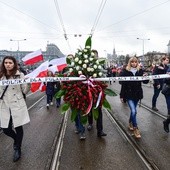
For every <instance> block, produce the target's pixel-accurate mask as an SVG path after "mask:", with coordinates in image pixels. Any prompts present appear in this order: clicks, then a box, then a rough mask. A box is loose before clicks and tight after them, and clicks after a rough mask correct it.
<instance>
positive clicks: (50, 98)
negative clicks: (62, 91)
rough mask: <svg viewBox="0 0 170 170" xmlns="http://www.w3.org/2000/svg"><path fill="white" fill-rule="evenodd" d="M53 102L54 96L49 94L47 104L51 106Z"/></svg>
mask: <svg viewBox="0 0 170 170" xmlns="http://www.w3.org/2000/svg"><path fill="white" fill-rule="evenodd" d="M52 101H53V95H51V94H47V104H50V103H51V102H52Z"/></svg>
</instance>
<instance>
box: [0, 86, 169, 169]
mask: <svg viewBox="0 0 170 170" xmlns="http://www.w3.org/2000/svg"><path fill="white" fill-rule="evenodd" d="M110 87H111V88H112V89H117V90H119V89H120V85H119V84H118V83H114V84H113V85H111V86H110ZM152 95H153V89H152V88H151V87H144V99H143V100H142V102H143V103H145V104H147V105H148V106H151V97H152ZM40 97H42V94H38V93H37V94H35V95H34V96H33V95H31V96H29V97H28V98H27V102H28V107H30V106H31V105H32V104H33V103H35V102H36V101H38V99H39V98H40ZM108 100H109V101H110V104H111V105H112V110H113V112H112V114H113V115H114V116H115V117H116V119H117V120H118V121H119V122H120V123H121V124H122V126H123V127H124V129H125V130H126V131H127V133H128V134H129V135H130V136H131V137H132V140H134V141H135V142H136V143H137V144H138V145H139V146H140V147H141V148H142V149H143V151H144V152H145V153H146V155H147V156H148V157H149V158H150V159H151V160H152V161H153V162H154V163H155V164H156V165H157V166H158V168H159V169H161V170H167V169H169V167H170V161H169V160H170V147H169V146H170V135H169V134H167V133H165V132H164V131H163V125H162V121H163V119H162V118H160V117H158V116H157V115H155V114H153V113H151V112H149V111H147V110H146V109H143V108H142V107H138V114H137V120H138V126H139V129H140V131H141V135H142V138H141V139H140V140H136V139H135V138H134V136H132V133H131V132H130V131H129V130H128V128H127V126H128V118H129V108H128V107H127V105H126V104H122V103H121V102H120V100H119V96H117V97H109V98H108ZM45 105H46V98H44V99H43V100H42V101H41V102H39V103H38V104H36V105H35V107H33V108H32V109H30V111H29V112H30V116H31V123H30V124H28V125H25V126H24V140H23V147H22V158H21V160H19V161H18V162H17V163H13V162H12V155H13V149H12V145H13V141H12V140H11V139H10V138H8V137H6V136H5V135H4V134H1V135H0V170H4V169H5V170H43V169H47V165H48V163H49V161H50V159H51V158H52V152H53V150H52V146H53V143H54V140H55V137H56V136H57V134H58V129H59V126H60V124H61V119H62V115H61V114H60V113H59V109H58V108H56V107H55V106H52V107H51V108H50V109H49V110H47V109H46V106H45ZM158 109H159V110H160V113H162V114H164V115H166V113H167V111H166V104H165V100H164V96H163V95H160V97H159V98H158ZM103 113H104V114H103V117H104V120H103V122H104V132H106V133H107V136H106V137H104V138H98V137H97V134H96V128H95V122H94V127H93V130H92V131H90V132H88V131H87V130H86V140H85V141H80V140H79V135H77V134H75V133H74V129H75V127H74V123H72V122H71V120H70V119H69V120H68V124H67V128H66V134H65V137H64V141H63V148H62V152H61V158H60V165H59V169H60V170H79V169H83V170H105V169H107V170H114V169H115V170H119V169H120V170H122V169H127V170H130V169H137V170H140V169H141V170H143V169H147V168H146V166H145V165H144V163H143V162H142V161H141V159H140V158H139V157H138V155H137V154H136V152H135V151H134V149H133V148H132V146H131V145H130V144H129V143H128V142H127V140H126V139H125V138H124V137H123V136H122V135H121V133H120V132H119V130H118V129H117V127H116V125H115V124H113V123H112V122H111V121H110V120H109V118H108V117H107V116H106V114H105V112H103Z"/></svg>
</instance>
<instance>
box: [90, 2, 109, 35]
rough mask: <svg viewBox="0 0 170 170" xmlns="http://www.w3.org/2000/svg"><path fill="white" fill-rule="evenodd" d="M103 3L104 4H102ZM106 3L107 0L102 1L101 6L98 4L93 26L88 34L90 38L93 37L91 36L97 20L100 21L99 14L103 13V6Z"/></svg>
mask: <svg viewBox="0 0 170 170" xmlns="http://www.w3.org/2000/svg"><path fill="white" fill-rule="evenodd" d="M104 1H105V2H104ZM106 2H107V0H102V2H101V4H100V7H99V9H98V13H97V16H96V18H95V21H94V24H93V26H92V29H91V33H90V35H91V36H93V34H94V31H95V29H96V27H97V24H98V22H99V19H100V17H101V14H102V12H103V9H104V7H105V5H106Z"/></svg>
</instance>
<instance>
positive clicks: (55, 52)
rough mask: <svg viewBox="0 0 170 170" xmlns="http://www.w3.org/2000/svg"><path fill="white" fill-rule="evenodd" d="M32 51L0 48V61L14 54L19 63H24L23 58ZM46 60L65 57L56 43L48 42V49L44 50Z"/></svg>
mask: <svg viewBox="0 0 170 170" xmlns="http://www.w3.org/2000/svg"><path fill="white" fill-rule="evenodd" d="M31 52H32V51H8V50H0V62H2V60H3V58H4V57H5V56H14V57H15V58H16V59H17V61H18V62H19V63H22V58H23V57H25V56H26V55H27V54H29V53H31ZM42 54H43V58H44V61H47V60H51V59H54V58H61V57H65V55H64V54H63V53H62V52H61V51H60V49H59V48H58V47H57V46H56V45H55V44H47V47H46V51H42Z"/></svg>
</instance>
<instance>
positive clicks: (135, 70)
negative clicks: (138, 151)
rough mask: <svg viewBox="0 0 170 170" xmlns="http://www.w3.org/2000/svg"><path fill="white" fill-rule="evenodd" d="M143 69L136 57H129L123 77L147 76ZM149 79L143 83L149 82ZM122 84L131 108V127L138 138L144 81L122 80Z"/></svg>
mask: <svg viewBox="0 0 170 170" xmlns="http://www.w3.org/2000/svg"><path fill="white" fill-rule="evenodd" d="M145 75H146V74H144V72H143V70H142V69H141V68H140V65H139V63H138V60H137V58H136V57H132V58H130V59H129V62H128V65H127V67H126V69H124V70H123V72H122V74H121V76H122V77H133V76H145ZM148 82H149V81H148V80H145V81H143V83H148ZM121 84H122V86H123V87H125V88H123V89H122V91H121V95H122V96H123V97H124V98H125V99H126V100H127V103H128V105H129V108H130V110H131V114H130V118H129V129H130V130H132V131H133V132H134V135H135V137H136V138H141V135H140V131H139V129H138V126H137V121H136V114H137V109H136V108H137V104H138V102H139V100H141V99H142V98H143V90H142V81H122V82H121Z"/></svg>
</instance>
